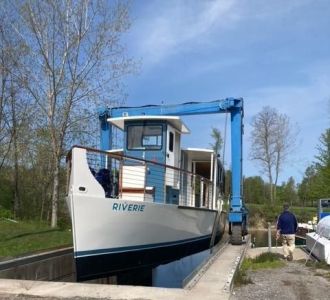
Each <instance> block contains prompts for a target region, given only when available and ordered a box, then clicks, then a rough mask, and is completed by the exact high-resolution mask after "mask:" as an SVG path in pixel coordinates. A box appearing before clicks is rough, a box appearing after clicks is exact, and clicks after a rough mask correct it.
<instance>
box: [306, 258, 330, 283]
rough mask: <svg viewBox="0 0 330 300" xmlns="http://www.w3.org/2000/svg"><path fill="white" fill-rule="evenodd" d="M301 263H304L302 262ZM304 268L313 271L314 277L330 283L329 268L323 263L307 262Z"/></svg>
mask: <svg viewBox="0 0 330 300" xmlns="http://www.w3.org/2000/svg"><path fill="white" fill-rule="evenodd" d="M303 263H305V262H304V261H303ZM306 266H307V267H309V268H312V269H313V270H314V271H315V276H320V277H323V278H325V279H327V280H328V281H330V266H329V265H328V264H327V263H326V262H325V261H311V260H309V261H308V262H307V263H306Z"/></svg>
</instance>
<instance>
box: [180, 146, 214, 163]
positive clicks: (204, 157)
mask: <svg viewBox="0 0 330 300" xmlns="http://www.w3.org/2000/svg"><path fill="white" fill-rule="evenodd" d="M182 151H184V152H185V153H187V154H188V156H189V157H190V158H191V159H192V160H200V161H209V160H211V158H212V154H214V151H213V150H212V149H206V148H186V149H182Z"/></svg>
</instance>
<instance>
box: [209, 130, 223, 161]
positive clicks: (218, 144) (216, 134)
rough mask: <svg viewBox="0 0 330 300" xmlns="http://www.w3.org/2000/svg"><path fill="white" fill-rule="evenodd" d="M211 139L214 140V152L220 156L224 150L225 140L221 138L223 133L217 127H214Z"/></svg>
mask: <svg viewBox="0 0 330 300" xmlns="http://www.w3.org/2000/svg"><path fill="white" fill-rule="evenodd" d="M211 137H212V138H213V143H211V144H210V146H211V147H212V149H213V151H214V152H215V153H216V154H217V155H218V154H220V151H221V149H222V144H223V139H222V136H221V131H220V130H219V129H217V128H215V127H212V132H211Z"/></svg>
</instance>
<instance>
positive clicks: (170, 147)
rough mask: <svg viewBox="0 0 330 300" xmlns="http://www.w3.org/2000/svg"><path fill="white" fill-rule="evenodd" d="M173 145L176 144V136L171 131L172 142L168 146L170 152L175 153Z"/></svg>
mask: <svg viewBox="0 0 330 300" xmlns="http://www.w3.org/2000/svg"><path fill="white" fill-rule="evenodd" d="M173 144H174V134H173V132H171V131H170V140H169V144H168V150H169V151H171V152H173Z"/></svg>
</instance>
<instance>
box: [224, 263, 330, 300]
mask: <svg viewBox="0 0 330 300" xmlns="http://www.w3.org/2000/svg"><path fill="white" fill-rule="evenodd" d="M248 275H249V277H250V279H251V280H252V282H253V283H252V284H247V285H243V286H241V287H236V288H234V291H233V295H232V296H231V297H230V299H231V300H236V299H251V300H252V299H253V300H256V299H263V300H266V299H281V300H293V299H299V300H312V299H313V300H314V299H322V300H323V299H329V290H330V280H329V279H327V278H329V275H330V272H329V270H327V271H326V270H321V269H313V268H309V267H305V266H304V264H303V263H301V262H287V263H286V265H285V267H283V268H278V269H271V270H258V271H249V272H248Z"/></svg>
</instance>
